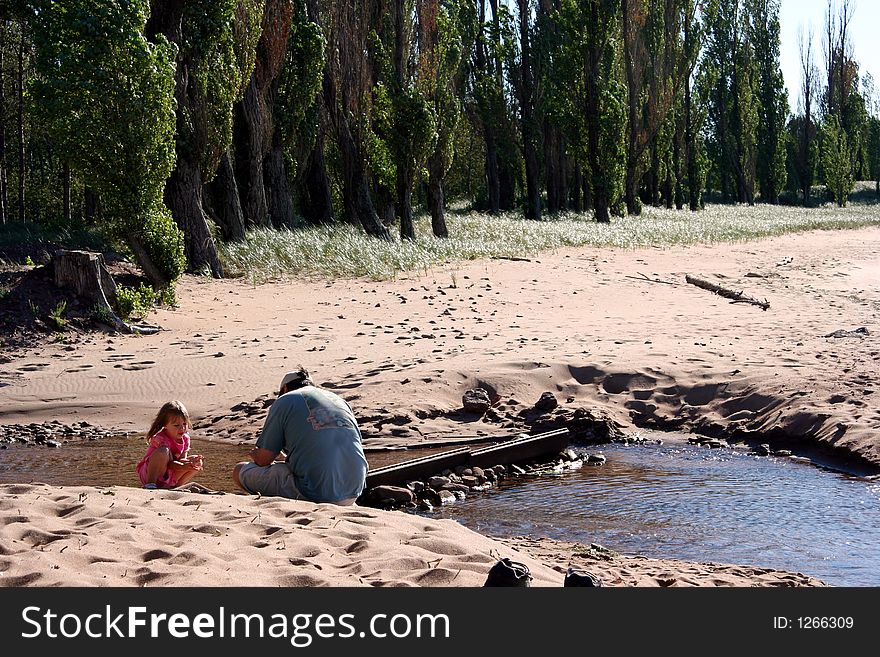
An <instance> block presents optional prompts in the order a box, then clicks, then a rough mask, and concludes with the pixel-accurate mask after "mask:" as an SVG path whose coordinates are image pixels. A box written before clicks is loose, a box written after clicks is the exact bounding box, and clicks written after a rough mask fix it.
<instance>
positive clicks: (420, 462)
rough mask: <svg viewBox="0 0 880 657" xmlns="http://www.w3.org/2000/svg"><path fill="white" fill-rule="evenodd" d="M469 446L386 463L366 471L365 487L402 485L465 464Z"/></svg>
mask: <svg viewBox="0 0 880 657" xmlns="http://www.w3.org/2000/svg"><path fill="white" fill-rule="evenodd" d="M470 452H471V450H470V448H469V447H460V448H458V449H453V450H450V451H448V452H441V453H440V454H432V455H431V456H421V457H419V458H415V459H410V460H409V461H403V462H401V463H395V464H394V465H386V466H383V467H381V468H376V469H375V470H370V471H369V472H367V488H368V489H369V488H372V487H373V486H382V485H389V486H402V485H403V484H405V483H406V482H407V481H417V480H423V479H427V478H428V477H433V476H434V475H436V474H440V473H441V472H442V471H443V470H446V469H449V470H452V469H454V468H455V467H456V466H459V465H465V464H466V463H467V459H468V456H469V455H470Z"/></svg>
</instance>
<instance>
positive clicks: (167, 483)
mask: <svg viewBox="0 0 880 657" xmlns="http://www.w3.org/2000/svg"><path fill="white" fill-rule="evenodd" d="M189 446H190V440H189V434H188V433H184V434H183V435H182V436H180V440H179V441H177V440H175V439H174V438H172V437H171V436H170V435H169V434H168V432H167V431H165V429H162V431H160V432H159V433H157V434H156V435H155V436H153V437H152V438H150V444H149V446H148V447H147V453H146V454H144V457H143V458H142V459H141V460H140V462H139V463H138V464H137V466H136V468H135V469H136V470H137V473H138V476H139V477H140V479H141V483H146V476H147V461H149V460H150V456H151V455H152V453H153V452H155V451H156V450H157V449H159V448H160V447H167V448H168V449H169V451H170V452H171V458H172V459H174V460H177V459H179V458H181V457H182V456H184V455H185V454H186V453H187V452H188V451H189ZM176 481H177V478H176V477H175V476H174V473H173V472H172V471H171V470H170V469H169V470H166V471H165V474H163V475H162V476H161V477H160V478H159V481H157V482H156V483H157V484H158V485H159V486H160V487H161V488H173V487H174V486H175V485H176Z"/></svg>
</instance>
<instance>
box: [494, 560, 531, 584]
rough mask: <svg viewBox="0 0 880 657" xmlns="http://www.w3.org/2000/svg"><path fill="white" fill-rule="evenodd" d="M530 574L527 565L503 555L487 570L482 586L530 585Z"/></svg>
mask: <svg viewBox="0 0 880 657" xmlns="http://www.w3.org/2000/svg"><path fill="white" fill-rule="evenodd" d="M531 585H532V575H531V573H530V572H529V567H528V566H527V565H525V564H524V563H519V562H518V561H511V560H510V559H509V558H507V557H505V558H504V559H501V561H499V562H498V563H496V564H495V565H494V566H492V568H491V569H490V570H489V576H488V577H487V578H486V583H485V584H483V586H531Z"/></svg>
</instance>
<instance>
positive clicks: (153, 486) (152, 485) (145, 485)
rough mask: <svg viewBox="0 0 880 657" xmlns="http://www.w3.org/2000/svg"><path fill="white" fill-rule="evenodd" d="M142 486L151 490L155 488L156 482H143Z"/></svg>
mask: <svg viewBox="0 0 880 657" xmlns="http://www.w3.org/2000/svg"><path fill="white" fill-rule="evenodd" d="M144 488H148V489H149V490H153V489H154V488H156V484H144Z"/></svg>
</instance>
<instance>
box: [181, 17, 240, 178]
mask: <svg viewBox="0 0 880 657" xmlns="http://www.w3.org/2000/svg"><path fill="white" fill-rule="evenodd" d="M237 5H238V0H191V1H190V2H187V3H185V4H184V9H183V17H182V21H181V38H180V43H179V44H178V50H177V69H178V75H180V74H181V72H184V74H185V76H186V77H185V78H183V79H184V80H185V81H186V87H185V88H181V89H179V90H178V103H179V105H178V108H177V141H176V146H177V156H178V157H179V158H182V159H187V160H191V161H195V162H198V163H199V167H200V169H201V171H202V175H203V176H204V177H205V179H210V177H211V176H212V175H213V173H214V171H215V169H216V168H217V162H218V161H219V158H220V156H221V155H222V153H223V152H224V151H225V150H226V149H227V148H228V146H229V144H230V143H231V142H232V104H233V102H234V101H235V99H236V98H237V97H238V95H239V93H240V90H241V89H242V87H243V86H244V84H243V80H242V76H244V75H247V76H248V77H249V75H250V72H249V71H243V70H241V68H240V67H239V58H238V57H237V56H236V50H235V35H234V32H233V28H232V25H233V19H234V18H235V16H236V8H237Z"/></svg>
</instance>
